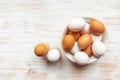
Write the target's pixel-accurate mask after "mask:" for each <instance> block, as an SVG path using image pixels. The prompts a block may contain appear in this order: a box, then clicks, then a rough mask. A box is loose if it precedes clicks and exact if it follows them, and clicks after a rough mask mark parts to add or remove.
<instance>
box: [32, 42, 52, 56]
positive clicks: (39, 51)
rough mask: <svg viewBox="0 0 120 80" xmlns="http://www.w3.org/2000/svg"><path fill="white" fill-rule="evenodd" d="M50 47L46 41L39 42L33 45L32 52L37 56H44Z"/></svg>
mask: <svg viewBox="0 0 120 80" xmlns="http://www.w3.org/2000/svg"><path fill="white" fill-rule="evenodd" d="M49 49H50V47H49V45H48V44H47V43H46V42H43V43H39V44H38V45H36V46H35V48H34V53H35V55H37V56H44V55H46V54H47V53H48V51H49Z"/></svg>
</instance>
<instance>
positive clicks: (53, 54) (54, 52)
mask: <svg viewBox="0 0 120 80" xmlns="http://www.w3.org/2000/svg"><path fill="white" fill-rule="evenodd" d="M47 59H48V61H50V62H56V61H58V60H59V59H60V49H59V48H53V49H51V50H50V51H49V52H48V54H47Z"/></svg>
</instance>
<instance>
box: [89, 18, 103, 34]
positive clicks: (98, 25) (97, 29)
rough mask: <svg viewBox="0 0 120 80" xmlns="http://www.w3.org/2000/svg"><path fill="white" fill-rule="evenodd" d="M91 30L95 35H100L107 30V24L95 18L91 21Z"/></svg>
mask: <svg viewBox="0 0 120 80" xmlns="http://www.w3.org/2000/svg"><path fill="white" fill-rule="evenodd" d="M90 31H91V32H92V33H93V34H95V35H100V34H102V33H103V32H104V31H105V26H104V24H103V23H102V22H100V21H98V20H93V21H92V22H91V23H90Z"/></svg>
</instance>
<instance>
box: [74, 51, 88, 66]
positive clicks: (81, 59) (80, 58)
mask: <svg viewBox="0 0 120 80" xmlns="http://www.w3.org/2000/svg"><path fill="white" fill-rule="evenodd" d="M74 59H75V62H76V63H77V64H79V65H85V64H87V63H88V61H89V57H88V55H87V54H86V53H85V52H81V51H78V52H76V53H75V55H74Z"/></svg>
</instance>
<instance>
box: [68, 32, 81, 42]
mask: <svg viewBox="0 0 120 80" xmlns="http://www.w3.org/2000/svg"><path fill="white" fill-rule="evenodd" d="M69 34H70V35H72V36H73V37H74V38H75V41H77V40H78V39H79V37H80V32H73V31H69Z"/></svg>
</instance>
